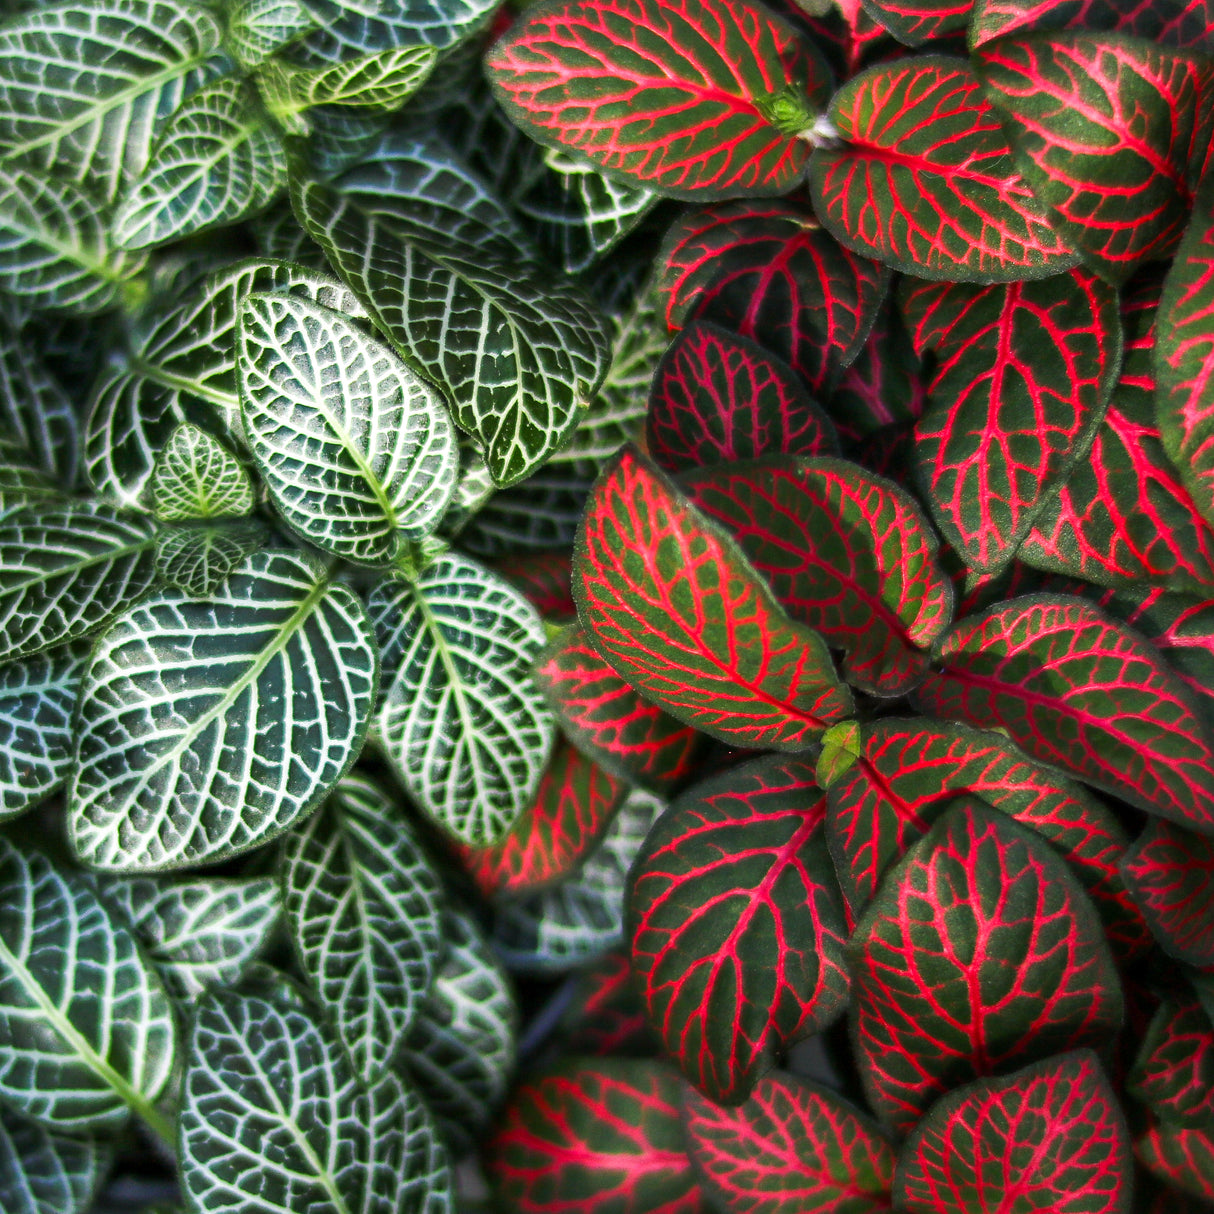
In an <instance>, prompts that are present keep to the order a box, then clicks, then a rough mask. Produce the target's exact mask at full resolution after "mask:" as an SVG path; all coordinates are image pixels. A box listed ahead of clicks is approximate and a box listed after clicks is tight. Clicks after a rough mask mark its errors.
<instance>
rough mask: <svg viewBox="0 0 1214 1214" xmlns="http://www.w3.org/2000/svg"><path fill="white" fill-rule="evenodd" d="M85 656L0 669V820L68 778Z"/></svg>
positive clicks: (57, 656) (66, 653)
mask: <svg viewBox="0 0 1214 1214" xmlns="http://www.w3.org/2000/svg"><path fill="white" fill-rule="evenodd" d="M86 652H87V651H86V650H85V649H84V648H83V647H82V646H78V645H77V646H67V647H66V648H63V649H54V650H51V651H49V652H46V653H36V654H34V655H33V656H31V657H28V658H23V659H22V660H20V661H17V662H9V663H7V664H6V665H4V666H0V821H3V820H4V819H5V818H12V817H15V816H16V815H17V814H19V813H24V812H25V810H27V809H29V808H30V807H31V806H33V805H37V804H38V803H39V802H40V801H44V800H45V799H46V798H47V797H49V796H50V795H51V793H53V792H54V791H55V789H57V788H58V787H59V785H60V784H62V783H63V781H64V780H66V779H67V772H68V768H69V766H70V765H71V761H72V709H73V708H74V707H75V706H76V693H77V690H78V689H79V686H80V675H81V672H82V670H83V667H84V660H85V656H86ZM0 1208H3V1207H0Z"/></svg>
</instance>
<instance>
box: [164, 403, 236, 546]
mask: <svg viewBox="0 0 1214 1214" xmlns="http://www.w3.org/2000/svg"><path fill="white" fill-rule="evenodd" d="M152 501H153V503H154V509H155V513H156V517H157V518H158V519H159V520H160V521H161V522H162V523H179V522H183V521H185V520H188V519H211V518H229V517H232V516H236V517H239V516H241V515H245V514H249V513H250V512H251V511H252V509H253V505H254V501H253V486H252V484H251V483H250V481H249V474H248V473H247V472H246V471H245V470H244V468H243V467H241V465H240V462H239V461H238V460H237V459H236V457H235V456H234V455H233V454H232V453H231V452H230V451H229V450H228V449H227V448H226V447H225V446H224V445H223V444H222V443H221V442H220V441H219V440H218V439H217V438H214V437H212V436H211V435H210V434H208V433H207V432H206V431H205V430H200V429H199V428H198V427H197V426H194V425H191V424H190V423H189V422H182V424H181V425H180V426H178V427H177V429H176V430H174V431H173V433H172V434H171V435H170V436H169V441H168V443H166V444H165V447H164V450H162V451H161V452H160V454H159V455H158V456H157V457H156V465H155V467H154V468H153V469H152Z"/></svg>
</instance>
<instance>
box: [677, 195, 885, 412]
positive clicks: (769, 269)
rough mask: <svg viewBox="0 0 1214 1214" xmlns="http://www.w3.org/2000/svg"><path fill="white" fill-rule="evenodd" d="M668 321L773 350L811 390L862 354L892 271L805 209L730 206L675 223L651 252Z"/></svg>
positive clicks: (777, 205) (690, 214)
mask: <svg viewBox="0 0 1214 1214" xmlns="http://www.w3.org/2000/svg"><path fill="white" fill-rule="evenodd" d="M658 265H659V273H660V278H659V280H658V290H659V292H660V294H661V296H662V298H663V301H664V306H665V309H666V322H667V324H668V325H669V326H670V327H671V328H672V329H677V328H680V327H681V326H683V325H684V324H686V323H688V322H689V321H691V320H712V321H716V322H717V323H718V324H720V325H722V326H724V327H725V328H726V329H731V330H733V331H734V332H736V333H740V334H742V336H744V337H749V338H752V339H753V340H755V341H757V342H758V343H759V344H760V345H761V346H764V347H766V348H767V349H769V350H772V351H774V352H775V353H776V354H778V355H779V356H780V358H782V359H783V360H784V361H785V362H786V363H788V365H789V366H791V367H792V368H793V370H794V371H796V372H797V373H798V374H799V375H800V376H801V377H802V379H804V381H805V382H806V384H808V386H809V388H810V390H811V391H814V392H817V391H820V390H821V389H823V388H824V387H826V386H828V385H829V384H830V383H831V382H833V381H834V380H835V379H837V377H838V375H839V373H840V372H841V371H842V370H843V369H844V368H845V367H846V366H847V365H848V363H850V362H851V361H852V359H853V358H855V357H856V355H857V354H858V353H859V352H860V347H861V346H862V345H863V344H864V340H865V338H866V337H867V336H868V332H869V329H871V328H872V325H873V322H874V320H875V319H876V315H877V311H878V309H879V308H880V306H881V301H882V299H884V297H885V293H886V290H887V287H888V284H889V273H888V271H887V270H886V269H885V267H884V266H881V265H878V264H877V263H876V262H875V261H872V260H871V259H870V258H868V257H860V256H857V255H856V254H855V253H853V252H852V251H851V250H849V249H845V248H842V247H841V246H840V245H839V244H838V242H837V241H835V240H834V239H832V237H831V236H830V233H828V232H826V231H824V230H823V229H822V227H821V225H820V224H819V223H818V220H817V218H816V217H815V215H814V213H813V212H812V211H811V210H810V209H809V208H808V207H806V206H804V205H801V204H798V203H795V202H791V201H784V200H780V201H778V202H731V203H725V204H723V205H720V206H714V207H704V208H702V209H701V210H696V211H690V212H688V213H687V214H686V215H684V216H683V217H682V218H681V219H678V220H676V221H675V223H674V224H673V225H672V226H671V228H670V230H669V231H668V232H667V234H666V239H665V241H664V242H663V244H662V249H661V252H660V253H659V254H658Z"/></svg>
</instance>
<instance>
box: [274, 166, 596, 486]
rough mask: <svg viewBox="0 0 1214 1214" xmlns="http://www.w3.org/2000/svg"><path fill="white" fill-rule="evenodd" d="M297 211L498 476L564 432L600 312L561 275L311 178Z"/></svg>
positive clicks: (515, 477) (301, 186)
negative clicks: (441, 394) (453, 238)
mask: <svg viewBox="0 0 1214 1214" xmlns="http://www.w3.org/2000/svg"><path fill="white" fill-rule="evenodd" d="M292 200H293V203H294V205H295V210H296V214H297V215H298V216H299V218H300V221H301V222H302V223H303V225H304V226H305V227H306V228H307V230H308V233H309V234H310V235H311V237H312V239H313V240H315V241H316V242H317V244H319V245H320V246H321V248H322V249H324V251H325V255H326V256H327V257H328V259H329V262H330V264H331V265H332V266H333V268H334V269H335V270H336V271H337V272H338V274H339V275H340V276H341V277H342V278H343V279H345V281H346V282H347V283H349V285H350V288H351V290H353V291H354V292H355V293H356V294H357V295H358V296H359V297H360V298H361V299H362V301H363V303H364V304H365V305H366V306H367V308H368V310H369V311H370V313H371V318H372V320H373V321H374V322H375V324H376V325H377V326H378V327H379V328H380V329H381V331H382V332H383V333H384V334H385V335H386V336H387V337H388V339H389V340H390V341H391V342H392V343H393V344H394V345H396V346H397V348H398V349H399V350H400V351H401V352H402V353H403V354H404V355H405V356H406V357H407V358H409V359H410V360H411V361H412V362H414V363H415V364H416V365H418V366H419V367H421V369H422V370H423V371H424V372H425V373H426V374H427V375H428V376H429V377H430V378H431V379H432V380H434V382H435V383H438V384H440V385H442V387H443V388H444V389H445V390H446V392H447V395H448V397H449V398H450V400H451V402H452V405H453V409H454V417H455V421H456V423H457V424H458V425H459V426H460V428H461V429H463V430H465V431H467V432H468V433H469V434H472V435H475V436H476V438H477V439H478V440H479V441H480V443H481V446H482V450H483V454H484V456H485V462H486V464H487V465H488V467H489V471H490V473H491V474H492V476H493V479H494V481H495V483H496V484H498V485H501V486H505V485H511V484H513V483H514V482H516V481H519V480H522V479H524V478H525V477H527V476H529V475H530V474H531V473H532V472H533V471H534V470H535V469H536V468H537V467H539V465H540V464H542V463H543V462H544V461H545V460H546V459H547V458H548V457H549V456H550V455H551V454H552V452H553V451H555V450H556V449H557V448H558V447H560V446H561V445H562V444H563V443H564V441H565V440H566V439H567V438H568V437H569V435H570V433H572V431H573V429H574V427H575V426H576V425H577V422H578V420H579V418H580V416H581V414H582V413H583V412H584V411H585V408H586V406H587V404H588V403H589V401H590V398H591V396H592V395H593V393H594V392H595V390H596V389H597V388H598V385H599V384H600V382H601V381H602V379H603V376H604V375H605V374H606V372H607V366H608V363H609V361H610V335H609V334H608V332H607V322H606V318H605V317H604V316H603V315H602V313H600V312H599V311H598V309H597V308H596V307H595V306H594V305H593V304H592V303H591V302H590V300H589V298H587V297H586V296H584V295H583V294H582V293H581V291H580V290H579V289H578V288H576V287H575V286H573V284H572V283H571V282H569V281H568V280H565V281H561V280H560V279H559V278H556V277H555V276H554V275H553V273H552V271H551V270H544V269H542V268H541V267H539V266H538V265H532V264H526V263H520V262H519V261H518V259H517V258H504V257H501V256H500V255H498V254H497V253H490V252H487V251H484V250H477V249H474V248H470V247H465V246H464V245H462V244H452V243H451V242H446V243H444V242H442V241H438V240H435V239H433V238H432V237H428V235H427V233H426V232H425V231H424V230H422V229H421V227H420V225H410V224H409V223H407V222H406V221H405V220H402V219H400V218H394V219H393V220H392V221H391V222H390V223H388V222H386V221H385V220H383V219H382V218H378V217H376V216H373V215H370V214H368V213H366V212H364V211H363V210H362V209H361V208H360V207H359V206H357V205H356V204H354V203H352V202H351V201H350V200H349V199H348V198H345V197H343V196H342V195H340V194H337V193H334V192H333V191H332V190H331V189H329V188H328V187H326V186H322V185H319V184H317V183H315V182H294V183H293V184H292Z"/></svg>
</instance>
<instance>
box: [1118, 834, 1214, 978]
mask: <svg viewBox="0 0 1214 1214" xmlns="http://www.w3.org/2000/svg"><path fill="white" fill-rule="evenodd" d="M1121 872H1122V876H1123V877H1124V879H1125V883H1126V888H1127V889H1128V890H1129V891H1130V894H1131V896H1132V897H1133V898H1134V900H1135V901H1136V902H1137V903H1138V905H1139V906H1140V907H1141V908H1142V913H1143V916H1144V917H1145V919H1146V921H1147V925H1148V926H1149V927H1150V929H1151V931H1152V933H1153V934H1154V936H1155V939H1156V940H1158V941H1159V945H1160V947H1161V948H1162V949H1163V951H1164V952H1165V953H1168V954H1169V955H1170V956H1173V957H1175V958H1177V960H1179V961H1186V962H1188V964H1190V965H1195V966H1197V967H1198V968H1200V969H1205V968H1208V967H1211V966H1214V840H1211V839H1209V838H1207V837H1205V836H1203V835H1196V834H1194V833H1193V832H1192V831H1189V830H1185V829H1183V828H1182V827H1179V826H1173V825H1172V823H1170V822H1159V821H1153V822H1150V823H1148V824H1147V828H1146V830H1145V831H1143V833H1142V836H1141V837H1140V838H1139V839H1138V841H1137V842H1136V843H1135V844H1134V846H1133V847H1131V848H1130V850H1129V851H1128V852H1127V853H1126V855H1125V858H1124V859H1123V860H1122V862H1121Z"/></svg>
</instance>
